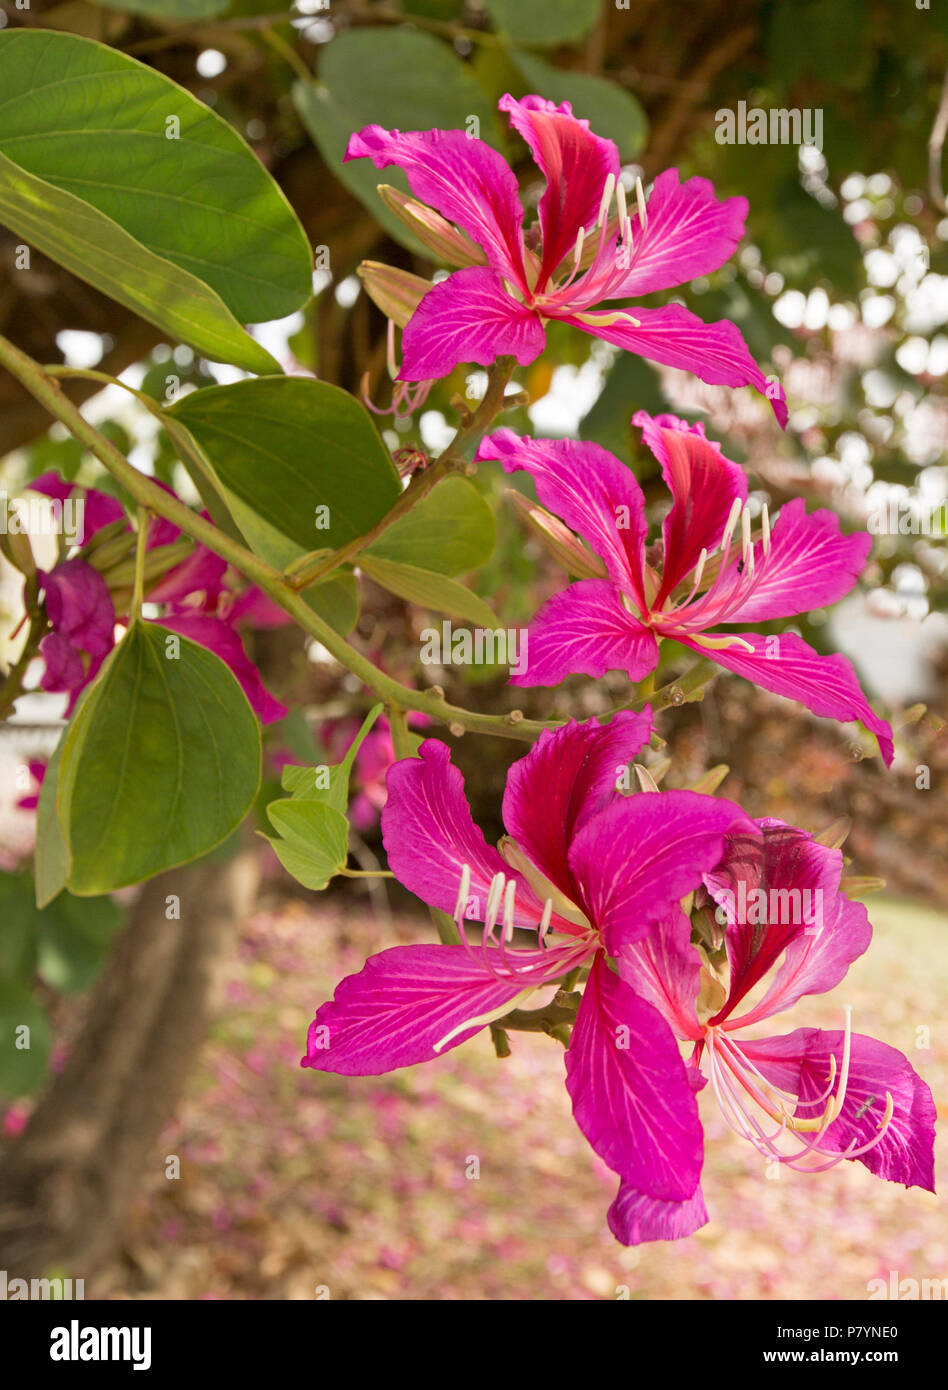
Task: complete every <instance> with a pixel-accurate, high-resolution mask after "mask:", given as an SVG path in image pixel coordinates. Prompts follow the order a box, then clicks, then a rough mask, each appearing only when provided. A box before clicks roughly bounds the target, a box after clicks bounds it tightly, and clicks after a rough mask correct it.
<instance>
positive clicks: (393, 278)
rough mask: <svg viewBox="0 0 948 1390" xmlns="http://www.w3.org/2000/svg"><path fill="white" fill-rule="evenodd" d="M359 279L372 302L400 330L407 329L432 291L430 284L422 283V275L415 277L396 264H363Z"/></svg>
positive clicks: (368, 262)
mask: <svg viewBox="0 0 948 1390" xmlns="http://www.w3.org/2000/svg"><path fill="white" fill-rule="evenodd" d="M358 276H359V279H360V280H361V281H362V283H363V285H364V286H365V292H366V294H367V295H368V296H369V298H370V299H371V300H372V303H373V304H375V305H377V306H378V308H380V309H381V311H382V313H383V314H384V315H385V316H386V318H390V319H391V320H392V322H393V323H397V324H398V326H399V328H404V327H405V324H406V323H407V322H408V320H409V319H410V318H411V316H412V314H413V313H414V312H415V310H416V309H417V308H418V305H419V304H420V303H421V301H422V300H423V299H424V297H425V295H426V294H427V293H428V291H429V290H430V289H431V284H430V282H429V281H428V280H422V278H421V276H420V275H412V274H411V272H410V271H408V270H399V269H398V268H397V267H396V266H393V265H382V263H381V262H380V261H363V262H362V264H361V265H360V266H359V270H358Z"/></svg>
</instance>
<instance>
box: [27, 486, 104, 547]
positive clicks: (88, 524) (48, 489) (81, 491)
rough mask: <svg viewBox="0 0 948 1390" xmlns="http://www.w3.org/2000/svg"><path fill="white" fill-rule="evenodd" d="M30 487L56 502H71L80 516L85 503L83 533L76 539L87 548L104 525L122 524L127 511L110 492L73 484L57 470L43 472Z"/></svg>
mask: <svg viewBox="0 0 948 1390" xmlns="http://www.w3.org/2000/svg"><path fill="white" fill-rule="evenodd" d="M27 486H28V488H29V490H30V492H39V493H41V494H42V495H43V496H44V497H49V498H50V499H51V500H53V501H56V502H65V501H66V500H67V499H69V500H70V501H71V502H72V504H73V505H74V506H75V507H76V508H77V516H78V515H79V514H80V512H79V506H80V504H81V515H82V526H81V527H80V534H79V535H78V536H77V537H76V543H77V544H78V545H85V544H86V542H87V541H88V540H90V539H91V538H92V537H93V536H94V535H95V533H96V532H97V531H101V530H102V528H103V527H104V526H110V525H111V524H112V522H113V521H120V520H121V519H122V518H123V517H124V516H125V508H124V507H123V506H122V504H121V502H120V501H119V500H118V498H117V497H112V496H110V495H109V493H107V492H99V490H98V488H94V487H86V488H82V487H78V486H77V485H76V484H75V483H69V482H67V481H66V479H65V478H62V477H60V475H59V474H58V473H57V472H56V471H55V469H51V470H50V471H49V472H48V473H41V474H40V476H39V477H38V478H33V479H32V480H31V481H30V482H29V483H28V484H27Z"/></svg>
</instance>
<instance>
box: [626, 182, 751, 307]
mask: <svg viewBox="0 0 948 1390" xmlns="http://www.w3.org/2000/svg"><path fill="white" fill-rule="evenodd" d="M746 217H747V199H746V198H724V199H723V200H720V201H719V200H718V199H717V198H716V197H715V194H714V186H713V184H711V183H710V182H709V181H708V180H707V179H701V178H694V179H688V180H687V182H686V183H679V182H678V170H677V169H666V170H665V172H664V173H662V174H659V176H658V178H657V179H656V180H655V183H654V186H653V188H652V192H651V194H650V195H649V200H648V209H647V218H648V225H647V227H645V228H644V229H643V227H642V224H641V222H633V231H632V245H633V251H632V255H631V257H630V262H629V272H628V275H627V276H626V277H625V279H624V280H623V281H622V283H621V284H620V285H619V286H618V287H617V288H616V289H614V290H613V291H612V293H611V294H610V296H609V298H610V299H626V298H628V297H630V296H632V295H635V296H640V295H645V294H652V293H653V291H655V290H667V289H671V287H672V286H673V285H683V284H684V283H685V282H686V281H688V280H694V279H695V278H696V277H697V276H699V275H710V274H711V273H712V271H715V270H718V269H719V268H720V267H721V266H722V265H723V264H724V262H725V261H727V260H729V259H730V258H731V256H732V255H733V254H734V252H735V250H736V249H737V243H738V242H739V241H740V239H741V237H742V236H743V235H744V221H745V219H746Z"/></svg>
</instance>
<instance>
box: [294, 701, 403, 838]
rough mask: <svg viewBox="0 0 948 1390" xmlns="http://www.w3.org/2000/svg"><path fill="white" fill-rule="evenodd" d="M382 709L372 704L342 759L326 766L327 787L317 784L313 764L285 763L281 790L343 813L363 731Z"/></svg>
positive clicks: (364, 731)
mask: <svg viewBox="0 0 948 1390" xmlns="http://www.w3.org/2000/svg"><path fill="white" fill-rule="evenodd" d="M382 709H383V706H382V705H373V706H372V708H371V709H370V710H369V712H368V714H367V715H366V716H365V719H364V720H363V721H362V724H361V727H360V728H359V732H358V733H357V734H356V736H355V738H354V739H353V740H352V742H351V744H350V745H349V747H348V749H347V750H346V756H345V757H344V758H343V760H342V762H340V763H336V764H335V765H333V766H332V767H330V768H329V769H328V771H329V786H328V787H322V786H320V785H319V781H320V779H319V778H318V776H317V769H316V768H315V767H299V766H294V765H293V764H288V765H287V766H286V767H284V769H283V772H282V774H281V777H280V785H281V786H282V787H283V790H284V791H288V792H289V793H290V795H291V797H292V798H293V799H294V800H301V801H324V802H325V803H326V804H327V805H328V806H333V807H334V808H335V809H336V810H337V811H341V812H342V813H343V814H345V811H346V808H347V806H348V805H349V778H350V777H351V775H352V768H353V765H354V763H355V759H356V754H357V753H358V751H359V749H360V748H361V747H362V744H363V742H364V740H365V736H366V734H367V733H368V732H369V730H370V729H371V728H372V725H373V724H374V723H375V721H376V719H378V717H379V715H380V714H381V713H382ZM270 804H271V805H277V804H278V803H276V802H271V803H270Z"/></svg>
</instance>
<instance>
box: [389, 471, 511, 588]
mask: <svg viewBox="0 0 948 1390" xmlns="http://www.w3.org/2000/svg"><path fill="white" fill-rule="evenodd" d="M496 538H497V528H496V523H495V521H494V514H493V512H492V511H491V509H490V507H489V506H488V504H487V503H486V502H485V500H484V498H483V497H482V496H481V494H480V493H479V492H478V490H477V488H476V487H475V486H474V484H473V483H470V482H468V480H467V479H466V478H458V477H452V478H445V480H444V482H441V483H439V484H438V486H437V487H436V488H434V489H433V491H432V492H430V493H429V494H428V496H427V497H425V498H424V499H423V500H422V501H421V502H418V503H417V504H416V505H415V506H414V507H413V508H412V510H411V511H410V512H409V513H408V515H407V516H404V517H402V519H401V520H400V521H396V522H395V524H394V526H390V527H389V528H388V529H387V530H386V531H384V532H383V534H382V535H381V536H380V537H379V539H378V540H377V541H376V542H375V543H374V545H372V546H370V547H369V549H368V550H367V551H366V553H365V554H366V557H379V558H381V559H383V560H396V561H397V562H398V563H399V564H402V565H416V566H421V567H423V568H424V569H426V570H435V571H437V573H438V574H464V573H466V572H467V571H468V570H472V569H476V567H477V566H478V565H482V564H483V563H484V561H485V560H487V559H489V557H490V554H491V551H492V550H493V548H494V542H495V540H496Z"/></svg>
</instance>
